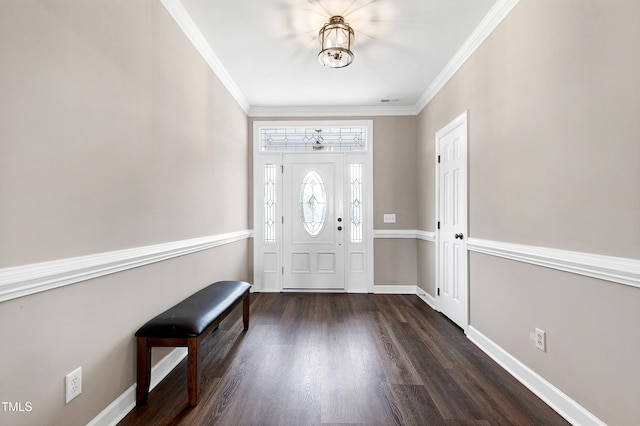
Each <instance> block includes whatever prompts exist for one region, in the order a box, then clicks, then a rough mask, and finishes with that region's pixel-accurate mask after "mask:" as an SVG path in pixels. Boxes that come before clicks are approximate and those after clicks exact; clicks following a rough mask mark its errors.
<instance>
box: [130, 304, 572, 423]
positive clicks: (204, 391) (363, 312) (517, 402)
mask: <svg viewBox="0 0 640 426" xmlns="http://www.w3.org/2000/svg"><path fill="white" fill-rule="evenodd" d="M251 297H252V300H251V326H250V328H249V330H248V331H247V332H246V333H244V332H243V331H242V318H241V313H240V314H238V313H234V314H233V315H230V316H229V317H228V318H227V319H225V321H223V322H222V323H221V324H220V327H219V329H218V330H216V331H215V332H213V333H212V334H211V336H209V337H208V338H207V339H206V340H205V341H204V342H203V347H202V349H203V350H202V352H203V359H202V361H201V365H202V378H201V397H200V402H199V404H198V406H196V407H189V406H188V400H187V392H186V361H183V362H182V363H180V364H179V365H178V367H176V369H174V371H172V372H171V373H170V374H169V375H168V376H167V377H166V378H165V379H164V380H163V381H162V382H161V383H160V384H159V385H158V386H157V387H156V388H155V389H154V390H153V391H152V392H151V393H150V395H149V402H148V403H147V404H145V405H143V406H141V407H136V408H135V409H134V410H133V411H131V412H130V413H129V414H128V415H127V416H126V417H125V418H124V419H123V420H122V421H121V422H120V425H122V426H128V425H154V426H155V425H189V426H192V425H195V426H198V425H234V426H236V425H240V426H244V425H291V426H294V425H295V426H304V425H332V424H340V425H345V424H353V425H384V426H387V425H482V426H486V425H507V424H518V425H527V424H531V425H534V424H535V425H538V424H544V425H566V424H567V423H566V422H565V421H564V419H562V418H561V417H560V416H559V415H558V414H557V413H555V412H554V411H553V410H551V408H549V407H548V406H547V405H545V404H544V403H543V402H542V401H541V400H540V399H539V398H537V397H536V396H535V395H533V394H532V393H531V392H530V391H529V390H528V389H526V388H525V387H524V386H522V385H521V384H520V383H518V382H517V381H516V380H515V379H514V378H513V377H512V376H511V375H509V374H508V373H507V372H506V371H504V370H503V369H502V368H500V367H499V366H498V365H497V364H496V363H495V362H494V361H493V360H491V359H490V358H489V357H488V356H487V355H486V354H484V353H483V352H482V351H481V350H480V349H478V348H477V347H476V346H474V345H473V344H472V343H471V342H470V341H469V340H468V339H467V338H466V336H464V334H463V333H462V331H461V330H460V329H459V328H458V327H457V326H455V325H454V324H453V323H451V321H449V320H448V319H446V318H445V317H443V316H442V315H441V314H439V313H437V312H435V311H433V310H432V309H431V308H429V307H428V306H427V305H425V304H424V302H422V301H421V300H420V299H419V298H418V297H417V296H409V295H404V296H400V295H370V294H326V293H325V294H323V293H317V294H311V293H280V294H279V293H268V294H255V293H254V294H252V296H251Z"/></svg>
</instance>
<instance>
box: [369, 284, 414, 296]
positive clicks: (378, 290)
mask: <svg viewBox="0 0 640 426" xmlns="http://www.w3.org/2000/svg"><path fill="white" fill-rule="evenodd" d="M416 288H417V286H416V285H374V286H373V294H416Z"/></svg>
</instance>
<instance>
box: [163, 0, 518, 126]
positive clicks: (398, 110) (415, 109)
mask: <svg viewBox="0 0 640 426" xmlns="http://www.w3.org/2000/svg"><path fill="white" fill-rule="evenodd" d="M519 1H520V0H498V2H497V3H496V4H495V5H494V6H493V7H492V8H491V10H490V11H489V13H487V15H486V16H485V17H484V18H483V19H482V21H481V22H480V24H478V26H477V27H476V29H475V30H474V31H473V32H472V33H471V35H470V36H469V38H468V39H467V40H466V41H465V43H464V44H463V45H462V47H461V48H460V49H459V50H458V51H457V52H456V54H455V55H454V56H453V58H452V59H451V60H450V61H449V63H448V64H447V65H446V66H445V67H444V69H443V70H442V71H441V72H440V74H438V76H437V77H436V79H435V80H434V81H433V82H432V83H431V85H430V86H429V87H428V88H427V90H426V91H425V92H424V93H423V94H422V96H421V97H420V99H418V102H417V103H416V104H415V105H413V106H388V105H387V106H360V107H358V106H341V107H336V106H316V107H313V106H298V107H295V106H251V105H250V104H249V101H248V100H247V98H246V97H245V96H244V94H243V93H242V92H241V91H240V89H239V88H238V86H237V85H236V83H235V82H234V81H233V79H232V78H231V76H230V75H229V73H228V72H227V70H226V69H225V67H224V66H223V65H222V62H221V61H220V59H219V58H218V56H217V55H216V54H215V52H214V51H213V49H212V48H211V46H210V45H209V43H208V42H207V40H206V38H205V37H204V35H203V34H202V32H201V31H200V29H199V28H198V27H197V25H196V24H195V22H193V20H192V19H191V16H190V15H189V13H188V12H187V11H186V9H185V8H184V5H183V4H182V2H181V1H180V0H161V3H162V5H163V6H164V7H165V8H166V9H167V11H168V12H169V14H170V15H171V16H172V17H173V19H174V20H175V21H176V23H177V24H178V26H179V27H180V28H181V29H182V31H183V32H184V33H185V35H186V36H187V38H188V39H189V40H190V41H191V43H192V44H193V45H194V47H195V48H196V49H197V50H198V52H200V54H201V55H202V57H203V58H204V60H205V61H206V62H207V64H208V65H209V66H210V67H211V69H212V70H213V72H214V73H215V74H216V75H217V76H218V78H219V79H220V81H222V83H223V84H224V86H225V87H226V88H227V90H228V91H229V93H231V96H233V98H234V99H235V100H236V102H238V104H239V105H240V107H241V108H242V109H243V110H244V112H245V114H247V115H248V116H249V117H265V118H266V117H367V116H369V117H376V116H412V115H418V114H420V112H421V111H422V110H423V109H424V108H425V107H426V106H427V105H428V104H429V102H431V100H432V99H433V98H434V97H435V96H436V94H437V93H438V92H439V91H440V90H442V88H443V87H444V86H445V84H446V83H447V82H448V81H449V80H450V79H451V77H453V75H454V74H455V73H456V72H457V71H458V69H460V67H461V66H462V65H463V64H464V63H465V62H466V61H467V59H469V57H470V56H471V55H472V54H473V52H475V50H476V49H477V48H478V47H479V46H480V44H482V42H483V41H484V40H485V39H486V38H487V37H488V36H489V34H491V32H493V30H494V29H495V28H496V27H497V26H498V24H499V23H500V22H502V20H503V19H504V18H505V17H506V16H507V14H508V13H509V12H510V11H511V9H513V7H514V6H515V5H516V4H518V2H519Z"/></svg>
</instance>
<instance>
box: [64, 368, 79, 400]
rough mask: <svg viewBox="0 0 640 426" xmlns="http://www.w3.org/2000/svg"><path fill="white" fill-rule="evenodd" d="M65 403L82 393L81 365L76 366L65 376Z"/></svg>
mask: <svg viewBox="0 0 640 426" xmlns="http://www.w3.org/2000/svg"><path fill="white" fill-rule="evenodd" d="M65 391H66V400H67V404H68V403H69V402H70V401H71V400H72V399H73V398H75V397H76V396H78V395H80V394H81V393H82V367H78V368H76V369H75V370H73V371H72V372H71V373H69V374H67V375H66V376H65Z"/></svg>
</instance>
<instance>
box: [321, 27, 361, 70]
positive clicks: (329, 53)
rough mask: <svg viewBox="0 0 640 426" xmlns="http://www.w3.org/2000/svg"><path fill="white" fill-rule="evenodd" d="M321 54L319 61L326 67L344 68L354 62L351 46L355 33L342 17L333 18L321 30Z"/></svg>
mask: <svg viewBox="0 0 640 426" xmlns="http://www.w3.org/2000/svg"><path fill="white" fill-rule="evenodd" d="M319 37H320V48H321V49H322V50H320V53H318V61H320V63H321V64H322V65H324V66H325V67H331V68H342V67H346V66H347V65H349V64H350V63H351V62H353V53H352V52H351V44H352V43H353V38H354V32H353V29H351V27H350V26H349V24H345V22H344V18H343V17H342V16H332V17H331V19H330V20H329V23H328V24H324V26H323V27H322V28H321V29H320V33H319Z"/></svg>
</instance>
